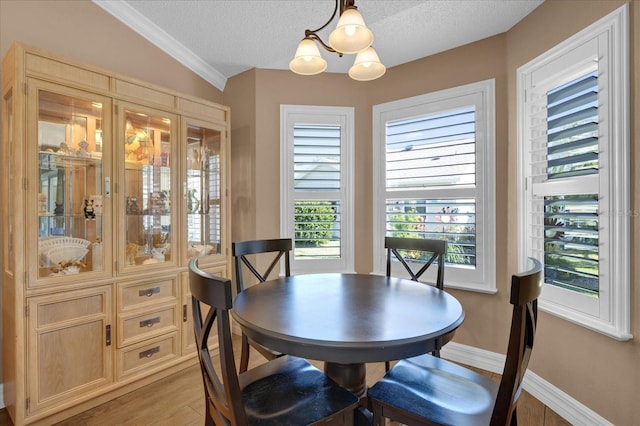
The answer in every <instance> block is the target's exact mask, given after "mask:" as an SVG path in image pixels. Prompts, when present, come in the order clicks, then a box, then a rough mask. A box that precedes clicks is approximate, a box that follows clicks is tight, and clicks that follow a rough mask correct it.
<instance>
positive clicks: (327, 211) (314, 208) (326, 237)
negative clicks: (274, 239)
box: [294, 201, 337, 247]
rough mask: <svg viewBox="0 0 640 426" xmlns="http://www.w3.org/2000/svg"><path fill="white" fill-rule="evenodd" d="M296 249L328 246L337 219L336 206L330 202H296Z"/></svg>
mask: <svg viewBox="0 0 640 426" xmlns="http://www.w3.org/2000/svg"><path fill="white" fill-rule="evenodd" d="M294 217H295V227H294V230H295V240H296V247H320V246H323V245H326V244H329V243H330V241H331V239H332V237H333V233H334V227H335V223H336V219H337V206H336V205H335V204H334V203H333V202H331V201H297V202H296V204H295V207H294Z"/></svg>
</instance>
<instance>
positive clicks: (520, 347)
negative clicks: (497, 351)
mask: <svg viewBox="0 0 640 426" xmlns="http://www.w3.org/2000/svg"><path fill="white" fill-rule="evenodd" d="M528 263H529V266H528V270H527V271H526V272H522V273H518V274H515V275H513V277H512V278H511V301H510V303H511V304H512V305H513V315H512V318H511V333H510V335H509V346H508V347H507V359H506V361H505V365H504V372H503V373H502V379H501V380H500V388H499V389H498V396H497V397H496V404H495V406H494V408H493V414H492V415H491V424H492V425H494V424H496V425H498V424H499V425H506V424H509V423H510V421H511V417H512V415H513V412H514V410H515V408H516V404H517V402H518V398H519V397H520V392H521V390H522V380H523V379H524V374H525V372H526V371H527V366H528V365H529V358H530V357H531V350H532V349H533V341H534V337H535V334H536V325H537V323H538V297H539V296H540V293H541V292H542V283H543V280H544V279H543V272H542V265H541V264H540V262H539V261H538V260H536V259H534V258H529V259H528Z"/></svg>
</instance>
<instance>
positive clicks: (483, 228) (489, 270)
mask: <svg viewBox="0 0 640 426" xmlns="http://www.w3.org/2000/svg"><path fill="white" fill-rule="evenodd" d="M477 96H480V97H481V98H480V100H479V103H480V105H481V106H482V108H481V109H479V110H478V111H477V114H478V116H477V118H476V120H477V125H476V134H477V135H478V136H477V141H476V162H477V164H478V167H476V170H477V179H476V185H477V186H479V187H480V188H479V196H478V197H477V200H476V201H477V204H476V230H477V231H476V232H477V234H476V241H477V247H476V255H477V256H478V259H481V260H480V262H478V267H477V268H476V269H475V270H472V269H469V268H464V267H449V266H447V271H446V273H445V286H446V287H449V288H458V289H464V290H472V291H478V292H484V293H496V292H497V288H496V279H495V253H496V250H495V80H494V79H489V80H485V81H480V82H477V83H471V84H467V85H464V86H458V87H454V88H451V89H445V90H441V91H438V92H433V93H428V94H425V95H419V96H415V97H411V98H407V99H401V100H397V101H392V102H388V103H384V104H380V105H375V106H374V107H373V144H374V145H373V188H374V190H373V245H374V246H373V255H374V262H373V263H374V265H373V267H374V273H376V274H385V273H386V250H385V249H384V237H385V228H386V226H385V217H386V215H385V212H386V208H385V205H386V204H385V200H386V184H385V170H386V166H385V152H386V146H385V143H386V136H385V135H386V132H385V125H386V122H388V121H391V120H396V119H402V118H409V117H412V116H416V115H422V114H424V113H425V111H426V109H427V108H431V109H433V111H434V112H436V111H442V110H446V109H447V108H449V106H448V104H449V105H455V103H456V102H458V105H456V106H460V105H462V104H461V103H459V102H460V99H461V98H469V97H477ZM468 104H469V103H466V104H465V106H466V105H468ZM483 114H484V116H483ZM396 194H397V195H398V196H402V192H397V193H396ZM433 194H434V196H444V197H446V196H451V194H452V191H450V190H446V189H445V190H442V191H440V194H438V195H436V194H437V193H436V191H433Z"/></svg>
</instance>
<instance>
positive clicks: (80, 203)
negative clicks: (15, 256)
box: [27, 79, 112, 287]
mask: <svg viewBox="0 0 640 426" xmlns="http://www.w3.org/2000/svg"><path fill="white" fill-rule="evenodd" d="M28 84H29V95H28V101H27V108H28V110H29V113H28V117H29V121H28V126H27V136H28V140H29V141H34V142H37V143H32V144H29V145H28V147H27V156H28V159H29V163H30V164H36V165H37V167H30V170H29V172H28V173H29V177H28V182H29V186H28V192H27V206H28V209H27V214H28V216H27V223H28V224H29V226H28V229H27V232H28V241H35V242H37V244H34V246H33V247H31V249H30V250H29V254H28V256H29V275H30V277H31V278H32V279H30V280H29V286H30V287H39V286H44V285H50V284H51V283H52V282H56V283H64V284H66V283H69V282H79V283H84V282H86V279H87V276H88V275H93V276H94V277H95V276H107V275H109V276H110V275H111V262H112V261H111V254H110V249H111V241H110V236H111V232H110V229H111V227H110V223H111V220H110V219H111V203H110V197H111V191H110V180H111V166H110V164H111V163H110V149H111V143H110V141H111V136H110V135H111V132H110V128H111V121H110V118H109V117H110V114H109V113H108V112H109V111H110V110H111V100H110V99H109V98H105V97H103V96H100V95H96V94H93V93H87V92H83V91H80V90H74V89H70V88H67V87H64V86H58V85H55V84H51V83H47V82H42V81H38V80H33V79H30V80H29V83H28Z"/></svg>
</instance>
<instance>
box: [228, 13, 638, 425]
mask: <svg viewBox="0 0 640 426" xmlns="http://www.w3.org/2000/svg"><path fill="white" fill-rule="evenodd" d="M623 3H624V2H623V1H589V2H585V1H570V0H547V1H546V2H545V3H544V4H543V5H541V6H540V7H539V8H538V9H536V10H535V11H534V13H532V14H531V15H530V16H529V17H527V18H525V19H524V20H523V21H522V22H521V23H520V24H519V25H517V26H516V27H514V28H513V29H512V30H511V31H509V32H508V33H506V34H502V35H499V36H496V37H492V38H489V39H486V40H482V41H479V42H476V43H473V44H470V45H467V46H462V47H460V48H457V49H454V50H451V51H447V52H444V53H441V54H438V55H434V56H431V57H428V58H423V59H421V60H418V61H415V62H412V63H409V64H405V65H402V66H398V67H395V68H392V69H390V70H388V71H387V74H386V75H385V76H384V77H382V78H381V79H379V80H376V81H373V82H369V83H358V82H354V81H351V80H349V78H348V77H346V76H345V75H336V74H323V75H319V76H313V77H301V76H297V75H294V74H292V73H290V72H288V71H272V70H270V71H268V70H252V71H251V72H248V73H245V74H242V75H240V76H236V77H233V78H231V79H230V80H229V83H228V86H227V88H226V89H225V92H224V103H226V104H228V105H231V106H232V111H233V119H232V132H234V130H233V128H235V127H236V123H235V120H238V119H240V117H238V116H239V115H241V114H244V112H243V111H249V113H250V114H252V115H254V116H255V121H253V124H252V126H253V127H252V129H251V132H250V133H251V136H252V137H255V141H249V140H248V139H246V140H245V136H243V135H244V134H245V133H246V129H243V132H242V133H241V134H239V132H238V133H235V132H234V133H233V144H234V147H233V150H232V156H234V155H236V153H237V152H238V151H237V150H236V146H235V144H240V145H241V146H242V147H243V148H242V152H243V155H245V154H248V151H247V150H246V144H249V145H252V149H251V150H252V151H253V153H252V154H253V156H250V157H247V158H240V155H236V158H234V164H236V166H238V167H239V168H240V169H241V170H248V169H250V167H251V166H250V164H255V175H253V176H252V177H251V178H250V179H249V180H247V179H246V176H238V175H237V174H236V173H234V172H232V175H233V176H232V185H233V188H232V189H233V192H232V197H233V198H234V200H237V202H236V201H234V206H242V205H243V203H241V202H240V199H243V200H244V199H246V198H251V199H252V200H253V202H252V203H250V208H251V211H248V210H246V211H245V210H244V209H241V210H240V211H235V212H234V217H235V215H241V216H245V215H246V216H251V215H253V217H254V221H253V222H252V223H253V224H255V233H254V234H249V233H246V232H242V238H243V239H244V238H254V237H255V238H267V237H277V236H279V218H280V209H279V204H278V201H279V196H280V189H279V173H280V171H279V168H280V164H279V162H280V153H279V144H280V142H279V107H280V105H281V104H301V105H333V106H353V107H355V112H356V114H355V129H356V138H355V159H356V164H355V176H356V182H355V187H356V191H355V192H356V203H355V209H356V211H355V214H356V217H357V221H356V227H355V237H356V238H355V240H356V270H357V271H358V272H369V271H371V270H372V264H373V262H372V254H373V251H372V238H371V233H372V231H371V230H372V214H371V208H372V204H371V203H372V191H373V188H372V183H371V182H372V168H371V167H372V166H371V163H372V131H371V127H372V109H371V108H372V106H373V105H376V104H379V103H383V102H388V101H392V100H396V99H401V98H405V97H410V96H416V95H420V94H424V93H429V92H432V91H436V90H440V89H446V88H449V87H454V86H459V85H462V84H466V83H471V82H475V81H480V80H484V79H488V78H495V80H496V149H497V153H496V203H497V205H496V211H497V213H496V223H497V224H498V229H497V231H496V241H497V249H496V268H497V280H498V282H497V286H498V294H495V295H487V294H480V293H473V292H466V291H455V290H454V291H452V293H454V294H455V295H456V297H458V298H459V299H460V300H461V302H462V304H463V306H464V308H465V313H466V320H465V323H464V324H463V326H462V327H461V328H460V330H459V332H458V333H457V335H456V338H455V340H456V341H457V342H459V343H463V344H467V345H471V346H475V347H479V348H482V349H486V350H489V351H494V352H500V353H504V352H505V350H506V340H507V335H508V332H509V330H508V318H509V312H510V309H509V304H508V283H509V280H510V276H511V274H512V273H514V272H516V270H517V249H518V245H517V228H516V220H517V192H516V186H515V182H516V173H517V170H516V104H515V100H516V83H515V74H516V69H517V68H518V67H519V66H521V65H523V64H525V63H526V62H528V61H530V60H531V59H533V58H535V57H536V56H537V55H539V54H541V53H543V52H544V51H546V50H548V49H549V48H551V47H553V46H554V45H555V44H557V43H558V42H560V41H562V40H564V39H566V38H567V37H569V36H571V35H572V34H574V33H575V32H577V31H579V30H580V29H582V28H584V27H585V26H587V25H589V24H590V23H592V22H594V21H595V20H597V19H598V18H600V17H602V16H604V15H606V14H607V13H609V12H611V11H613V10H614V9H615V8H617V7H618V6H620V5H621V4H623ZM634 6H635V7H634ZM638 9H640V3H638V4H636V2H634V4H633V5H632V8H631V12H632V18H631V30H632V38H634V40H635V43H632V60H634V61H635V63H636V65H635V67H634V68H633V69H632V72H631V75H632V76H636V77H634V81H633V82H632V89H633V92H632V97H631V99H632V102H633V103H634V105H635V106H636V108H635V109H634V110H632V114H631V116H632V117H635V115H636V114H634V111H637V106H638V100H637V99H638V98H639V96H637V94H638V93H637V92H638V87H637V86H638V77H637V74H638V71H637V70H638V66H637V61H638V57H640V55H639V54H638V46H639V45H640V43H638V41H637V38H638V32H637V30H635V28H639V26H640V16H639V14H640V12H638ZM551 28H553V29H558V30H550V29H551ZM236 79H242V84H247V81H248V80H249V81H250V82H251V85H253V86H255V97H254V98H251V97H245V98H244V99H243V98H241V97H240V96H239V95H240V94H241V93H242V84H240V82H236V81H235V80H236ZM634 95H635V96H634ZM240 109H241V110H240ZM632 120H633V119H632ZM246 123H251V120H243V126H244V124H246ZM632 126H633V127H632V130H633V131H632V169H635V168H636V167H637V166H636V165H637V164H640V162H639V160H640V158H639V157H640V156H639V153H638V143H637V142H636V140H637V139H638V134H639V129H638V127H639V124H638V123H637V121H636V120H633V121H632ZM243 162H246V163H247V165H246V166H242V167H241V166H240V165H239V164H238V163H243ZM632 179H633V181H634V185H633V186H632V190H633V194H636V192H637V188H638V175H637V174H636V173H635V172H633V173H632ZM240 181H241V182H242V183H243V185H242V186H240V185H239V184H238V182H240ZM258 206H259V208H258ZM632 206H633V208H634V211H635V212H640V199H639V197H637V196H633V198H632ZM638 221H639V218H638V215H637V214H636V215H635V217H633V228H632V229H633V230H634V231H633V232H634V234H633V235H634V238H633V242H632V244H633V246H632V249H633V251H632V259H636V258H637V257H638V253H640V250H639V243H640V238H638V235H639V233H640V232H639V228H640V226H639V224H638ZM239 227H240V225H239V224H234V235H233V237H234V239H235V238H237V237H238V235H239V234H237V233H235V231H236V230H238V229H239ZM243 227H244V224H243ZM243 231H244V230H243ZM637 276H638V272H637V270H635V269H634V270H632V283H633V282H637V281H638V278H637ZM631 303H632V311H633V315H632V332H633V333H635V334H637V333H638V332H640V327H639V318H638V315H637V314H636V312H637V311H638V307H639V306H640V301H639V296H638V292H635V291H634V290H633V289H632V301H631ZM539 331H540V334H539V335H538V337H539V338H538V341H537V342H536V348H535V350H534V355H533V359H532V363H531V367H532V370H533V371H534V372H535V373H537V374H538V375H540V376H541V377H542V378H543V379H545V380H547V381H549V382H550V383H551V384H553V385H554V386H556V387H558V388H559V389H561V390H562V391H564V392H566V393H568V394H569V395H571V396H572V397H573V398H575V399H576V400H578V401H580V402H581V403H583V404H585V405H586V406H588V407H590V408H591V409H592V410H594V411H595V412H597V413H598V414H600V415H601V416H603V417H604V418H606V419H608V420H609V421H611V422H612V423H614V424H616V425H635V424H640V414H638V412H639V409H638V406H639V404H640V345H639V343H638V339H634V340H632V341H629V342H617V341H615V340H613V339H611V338H609V337H605V336H603V335H601V334H599V333H596V332H592V331H589V330H586V329H584V328H582V327H579V326H576V325H573V324H571V323H569V322H567V321H564V320H560V319H558V318H556V317H554V316H552V315H549V314H547V313H544V312H541V313H540V321H539Z"/></svg>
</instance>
